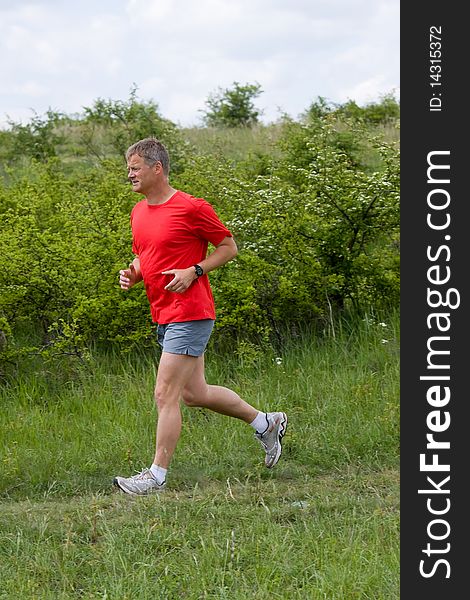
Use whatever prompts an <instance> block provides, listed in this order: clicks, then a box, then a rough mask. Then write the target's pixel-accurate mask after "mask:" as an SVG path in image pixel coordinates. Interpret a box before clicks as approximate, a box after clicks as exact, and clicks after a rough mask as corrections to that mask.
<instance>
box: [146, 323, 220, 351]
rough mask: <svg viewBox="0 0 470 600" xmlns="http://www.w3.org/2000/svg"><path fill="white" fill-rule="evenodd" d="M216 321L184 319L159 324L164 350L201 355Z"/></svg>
mask: <svg viewBox="0 0 470 600" xmlns="http://www.w3.org/2000/svg"><path fill="white" fill-rule="evenodd" d="M213 327H214V321H213V320H212V319H202V320H200V321H184V322H183V323H168V324H167V325H158V327H157V339H158V343H159V344H160V346H161V347H162V348H163V351H164V352H169V353H170V354H188V355H189V356H201V355H202V354H204V350H205V349H206V346H207V342H208V341H209V338H210V336H211V333H212V328H213Z"/></svg>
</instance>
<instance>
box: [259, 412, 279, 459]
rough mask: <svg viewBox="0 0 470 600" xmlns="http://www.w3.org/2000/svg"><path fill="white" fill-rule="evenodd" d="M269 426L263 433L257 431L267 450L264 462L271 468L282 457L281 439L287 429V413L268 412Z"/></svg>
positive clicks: (261, 442)
mask: <svg viewBox="0 0 470 600" xmlns="http://www.w3.org/2000/svg"><path fill="white" fill-rule="evenodd" d="M266 417H267V419H268V427H267V429H266V431H264V432H263V433H255V438H256V439H257V440H258V441H259V442H260V444H261V445H262V446H263V448H264V450H265V452H266V458H265V460H264V464H265V465H266V466H267V467H268V469H271V468H272V467H274V465H275V464H276V463H277V461H278V460H279V458H280V457H281V452H282V445H281V440H282V438H283V437H284V434H285V433H286V429H287V415H286V413H283V412H273V413H267V414H266Z"/></svg>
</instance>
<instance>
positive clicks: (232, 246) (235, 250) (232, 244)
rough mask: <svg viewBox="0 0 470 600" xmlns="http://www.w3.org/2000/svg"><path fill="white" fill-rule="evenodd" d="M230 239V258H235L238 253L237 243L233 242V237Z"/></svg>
mask: <svg viewBox="0 0 470 600" xmlns="http://www.w3.org/2000/svg"><path fill="white" fill-rule="evenodd" d="M231 240H232V243H231V244H230V245H231V250H232V255H231V257H230V260H232V259H233V258H235V257H236V255H237V254H238V248H237V244H236V243H235V240H234V239H233V238H231Z"/></svg>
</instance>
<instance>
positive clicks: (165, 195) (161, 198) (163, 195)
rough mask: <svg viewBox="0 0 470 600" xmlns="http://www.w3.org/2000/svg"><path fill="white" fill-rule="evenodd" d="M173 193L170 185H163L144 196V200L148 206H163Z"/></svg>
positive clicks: (173, 190)
mask: <svg viewBox="0 0 470 600" xmlns="http://www.w3.org/2000/svg"><path fill="white" fill-rule="evenodd" d="M175 192H176V190H175V189H174V188H172V187H171V185H164V186H162V187H159V188H155V189H153V190H151V191H150V192H149V193H147V194H145V198H146V200H147V202H148V203H149V204H165V202H168V200H169V199H170V198H171V197H172V196H173V194H174V193H175Z"/></svg>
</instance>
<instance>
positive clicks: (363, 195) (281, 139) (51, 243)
mask: <svg viewBox="0 0 470 600" xmlns="http://www.w3.org/2000/svg"><path fill="white" fill-rule="evenodd" d="M152 115H153V116H152ZM147 118H149V119H151V118H155V119H156V120H155V121H154V124H155V127H156V126H157V124H158V123H160V121H159V120H158V119H159V118H160V117H159V116H158V113H157V111H156V106H155V105H153V104H151V103H150V104H147V105H144V104H142V103H138V102H137V100H136V99H135V97H131V99H130V101H129V102H125V103H121V102H118V103H115V102H111V101H110V102H107V101H101V100H99V101H97V102H96V103H95V105H94V107H93V109H90V110H89V111H88V115H87V117H86V119H85V121H80V123H79V124H78V129H79V130H80V131H81V129H80V128H82V127H85V128H86V127H89V126H90V124H93V126H94V127H96V128H101V133H100V136H99V137H96V139H95V141H96V143H97V144H98V145H99V148H100V149H99V152H102V153H103V156H106V155H108V156H109V158H103V156H102V157H101V158H100V160H99V161H98V162H95V163H93V161H90V162H89V163H88V164H87V165H84V164H83V163H80V160H78V163H77V164H78V166H74V167H73V168H71V167H70V164H71V162H73V161H71V157H70V155H67V154H66V153H65V154H64V153H63V152H58V153H56V154H57V156H52V158H51V157H50V158H49V159H47V160H46V159H45V156H41V157H36V159H27V158H24V157H23V159H22V160H23V163H22V165H21V166H18V165H13V167H12V168H10V167H7V166H4V173H5V175H4V177H3V181H2V182H1V184H0V215H1V218H2V222H3V227H2V230H1V231H0V244H1V246H2V250H3V259H4V261H3V264H4V267H3V269H2V271H1V272H0V290H1V291H0V338H1V340H0V341H1V344H0V353H1V356H2V357H3V365H4V370H5V369H6V370H7V369H8V365H11V364H14V363H15V360H17V359H20V358H21V357H23V356H25V355H28V354H29V355H34V354H38V353H40V354H42V355H43V356H46V357H51V358H53V357H57V356H60V357H64V356H65V357H67V356H72V357H79V358H82V359H83V358H85V357H86V352H87V348H88V347H89V346H90V344H95V345H108V344H112V345H116V346H118V347H119V348H120V349H122V350H126V349H130V348H135V347H136V346H139V347H142V346H144V347H147V346H151V345H154V343H155V342H154V340H153V337H152V332H151V329H150V311H149V307H148V302H147V299H146V297H145V291H144V288H143V286H142V285H140V286H137V287H136V288H134V289H132V290H131V291H130V292H129V293H125V292H123V291H122V290H121V289H120V288H119V285H118V271H119V269H121V268H123V267H124V266H126V265H127V264H128V263H129V261H130V260H131V258H132V254H131V231H130V223H129V215H130V211H131V209H132V206H133V205H134V204H135V202H137V201H138V199H139V197H137V196H136V195H135V194H133V192H132V191H131V189H130V187H129V185H128V183H127V177H126V172H125V165H124V160H123V157H122V156H119V152H120V151H121V150H122V149H123V148H126V147H127V145H128V143H131V142H132V141H135V139H136V138H139V137H143V136H144V135H146V134H148V133H149V132H148V131H147V130H146V123H147ZM162 123H163V121H162ZM163 125H165V127H166V124H165V123H163ZM163 125H162V126H163ZM56 126H58V125H57V123H56ZM68 126H71V125H70V123H69V125H68ZM343 126H344V127H345V129H344V128H343V130H339V129H338V120H337V116H336V115H335V113H334V112H333V111H330V112H328V111H326V114H323V115H322V116H321V115H320V116H318V115H317V116H316V117H315V118H314V119H313V118H312V119H310V120H308V119H307V120H305V121H303V122H297V121H293V120H290V119H285V120H284V121H283V123H282V124H278V126H277V129H276V136H275V141H274V140H273V143H276V147H275V149H274V150H273V152H272V154H271V155H270V154H267V153H266V152H264V153H262V154H260V155H259V156H256V155H253V154H252V155H250V151H249V148H247V149H246V157H247V158H246V160H240V159H238V158H237V160H234V159H233V158H229V157H227V156H225V155H224V154H223V153H220V152H213V153H210V152H208V151H206V152H205V153H201V152H198V153H192V152H190V151H189V149H188V148H189V146H188V145H186V144H184V143H183V144H182V146H181V147H180V146H178V143H179V138H178V135H179V134H180V132H179V131H178V130H176V129H175V130H173V129H172V126H171V125H168V129H166V130H165V131H166V132H167V134H168V136H169V138H168V140H169V141H168V146H169V150H170V156H171V158H172V162H174V161H173V159H174V156H175V155H176V163H177V168H176V169H174V170H173V171H172V176H171V179H172V184H173V185H174V186H175V187H177V188H179V189H183V190H185V191H187V192H189V193H191V194H193V195H195V196H199V197H202V198H205V199H206V200H207V201H209V202H211V203H212V204H213V205H214V207H215V209H216V211H217V213H218V215H219V216H220V218H221V219H222V221H223V222H224V223H226V224H227V226H228V227H229V228H230V229H231V230H232V232H233V234H234V236H235V240H236V242H237V244H238V246H239V255H238V257H237V258H236V259H235V260H234V261H232V262H231V263H229V264H228V265H226V266H225V267H223V268H221V269H218V270H216V271H214V272H213V273H211V275H210V277H211V281H212V284H213V290H214V295H215V300H216V305H217V314H218V320H217V326H216V332H215V336H214V343H216V344H218V345H220V346H221V347H223V346H228V347H233V344H238V347H239V348H243V347H245V348H246V347H248V346H247V344H249V345H250V344H251V345H252V344H254V345H259V346H261V345H265V344H266V343H268V342H271V343H281V342H282V338H283V336H285V335H289V334H290V333H292V332H293V331H295V330H296V329H298V327H299V326H301V325H303V324H308V325H309V326H310V325H312V323H313V324H315V323H319V324H320V325H322V327H323V326H324V324H325V323H326V322H329V321H330V320H331V317H332V313H333V312H334V311H336V310H344V309H345V308H348V307H352V308H354V309H355V310H359V311H365V310H367V309H368V308H369V307H370V306H373V307H375V308H376V309H378V310H379V309H381V308H386V307H387V306H393V307H395V306H397V305H398V302H399V245H398V239H399V238H398V235H399V153H398V148H397V146H396V144H393V143H386V142H385V141H384V140H383V138H381V137H377V136H375V137H374V136H373V135H372V134H371V129H370V128H366V127H364V126H363V125H362V124H361V123H356V122H354V121H353V120H351V121H349V122H348V123H346V124H344V123H343ZM93 131H95V133H96V132H97V131H98V129H95V130H93ZM172 131H175V136H174V137H173V136H172V133H171V132H172ZM162 132H163V130H162ZM75 133H76V132H75ZM342 133H343V134H344V133H347V135H348V138H347V139H346V138H345V137H344V136H343V138H341V137H339V134H342ZM9 134H10V137H8V136H7V138H5V141H6V142H11V140H12V137H11V136H12V135H13V136H14V135H17V134H18V132H16V133H14V132H9ZM96 134H97V133H96ZM126 136H129V137H126ZM46 138H47V135H46ZM50 141H51V143H52V146H54V144H55V142H56V141H57V140H56V138H54V137H53V136H52V137H51V138H50ZM76 141H77V138H75V141H74V143H75V142H76ZM25 143H26V142H25ZM346 146H347V147H346ZM54 147H55V146H54ZM66 147H67V142H64V143H63V145H62V148H66ZM9 148H10V150H11V147H9V146H8V143H7V144H6V146H5V148H4V152H6V151H9ZM364 149H367V152H368V153H369V154H368V156H370V155H371V153H373V154H374V164H375V165H376V167H375V168H372V167H371V163H368V164H363V163H365V162H366V161H365V160H364V159H363V154H362V153H363V152H364ZM178 152H179V154H178ZM51 154H54V153H53V152H51ZM353 154H355V156H353ZM88 156H89V155H88ZM73 164H75V163H73ZM250 347H251V346H250Z"/></svg>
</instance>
